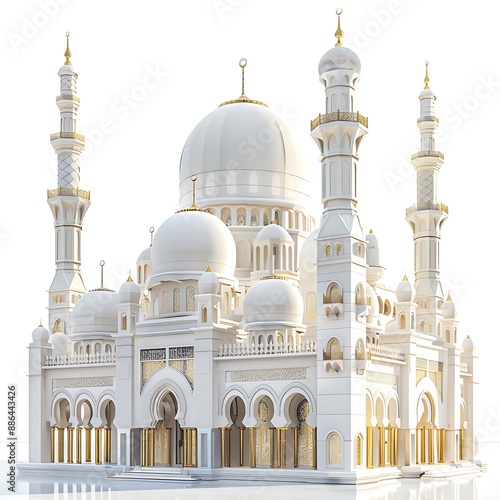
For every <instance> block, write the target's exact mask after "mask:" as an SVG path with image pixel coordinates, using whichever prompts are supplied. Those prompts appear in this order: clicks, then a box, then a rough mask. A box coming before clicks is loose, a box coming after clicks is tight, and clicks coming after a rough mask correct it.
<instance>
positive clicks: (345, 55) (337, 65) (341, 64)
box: [318, 45, 361, 76]
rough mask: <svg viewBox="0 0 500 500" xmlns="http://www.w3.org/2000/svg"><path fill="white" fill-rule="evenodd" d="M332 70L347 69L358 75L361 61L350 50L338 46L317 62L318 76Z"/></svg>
mask: <svg viewBox="0 0 500 500" xmlns="http://www.w3.org/2000/svg"><path fill="white" fill-rule="evenodd" d="M334 69H348V70H353V71H355V72H356V73H359V72H360V71H361V61H360V60H359V57H358V56H357V54H356V53H355V52H353V51H352V50H351V49H349V48H347V47H344V46H342V45H339V46H338V47H333V49H330V50H329V51H328V52H327V53H326V54H325V55H324V56H323V57H322V58H321V60H320V61H319V66H318V73H319V76H321V75H322V74H323V73H326V72H327V71H331V70H334Z"/></svg>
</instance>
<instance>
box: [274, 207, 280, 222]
mask: <svg viewBox="0 0 500 500" xmlns="http://www.w3.org/2000/svg"><path fill="white" fill-rule="evenodd" d="M274 223H275V224H279V223H280V211H279V210H277V209H276V210H274Z"/></svg>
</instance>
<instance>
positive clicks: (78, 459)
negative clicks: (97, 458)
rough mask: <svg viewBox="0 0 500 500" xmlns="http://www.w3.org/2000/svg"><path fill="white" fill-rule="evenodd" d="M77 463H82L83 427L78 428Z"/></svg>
mask: <svg viewBox="0 0 500 500" xmlns="http://www.w3.org/2000/svg"><path fill="white" fill-rule="evenodd" d="M76 463H77V464H81V463H82V428H81V427H77V428H76Z"/></svg>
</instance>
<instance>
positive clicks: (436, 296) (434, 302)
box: [406, 62, 448, 334]
mask: <svg viewBox="0 0 500 500" xmlns="http://www.w3.org/2000/svg"><path fill="white" fill-rule="evenodd" d="M429 82H430V79H429V73H428V62H426V63H425V78H424V84H425V86H424V89H423V90H422V92H420V95H419V99H420V117H419V118H418V120H417V125H418V128H419V129H420V151H418V152H417V153H415V154H413V155H412V157H411V161H412V163H413V166H414V167H415V171H416V173H417V203H416V204H415V205H413V206H411V207H410V208H408V209H407V210H406V220H407V221H408V223H409V224H410V226H411V229H412V231H413V241H414V257H415V259H414V267H415V289H416V299H415V300H416V302H417V303H419V311H418V312H417V322H418V323H420V321H419V319H420V320H422V319H424V318H423V316H427V315H429V323H428V326H426V329H427V331H428V332H429V333H434V334H436V333H437V331H436V325H434V324H433V321H432V314H433V313H436V312H439V309H440V307H441V304H442V301H443V299H444V294H443V290H442V287H441V282H440V279H439V241H440V239H441V227H442V225H443V222H444V221H445V220H446V218H447V217H448V207H447V206H446V205H443V204H442V203H440V202H439V201H438V194H437V179H438V172H439V169H440V168H441V166H442V164H443V160H444V155H443V154H442V153H441V152H439V151H437V150H436V148H435V144H434V139H435V132H436V129H437V127H438V124H439V120H438V118H437V117H436V116H435V114H434V101H435V100H436V97H435V96H434V94H433V93H432V90H431V89H430V88H429ZM434 321H435V317H434ZM418 328H419V326H418V324H417V329H418Z"/></svg>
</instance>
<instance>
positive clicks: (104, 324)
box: [72, 289, 119, 334]
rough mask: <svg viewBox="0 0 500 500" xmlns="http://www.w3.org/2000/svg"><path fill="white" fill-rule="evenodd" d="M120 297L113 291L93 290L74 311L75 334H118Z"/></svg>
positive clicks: (79, 302) (77, 304) (81, 300)
mask: <svg viewBox="0 0 500 500" xmlns="http://www.w3.org/2000/svg"><path fill="white" fill-rule="evenodd" d="M118 302H119V295H118V294H117V293H116V292H113V291H111V290H99V289H98V290H92V291H90V292H88V293H87V294H85V295H84V296H83V297H82V298H81V299H80V300H79V301H78V302H77V303H76V306H75V308H74V309H73V316H72V320H73V334H80V333H105V334H111V333H116V332H117V328H118V320H117V317H118V311H117V309H116V306H117V304H118Z"/></svg>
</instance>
